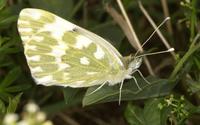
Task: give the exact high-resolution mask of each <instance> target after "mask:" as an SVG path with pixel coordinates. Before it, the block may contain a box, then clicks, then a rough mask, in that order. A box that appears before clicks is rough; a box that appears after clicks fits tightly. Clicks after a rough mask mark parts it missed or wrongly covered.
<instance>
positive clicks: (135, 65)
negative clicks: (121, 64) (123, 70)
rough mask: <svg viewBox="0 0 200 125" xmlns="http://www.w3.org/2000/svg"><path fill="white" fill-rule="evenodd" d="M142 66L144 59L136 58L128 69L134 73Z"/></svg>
mask: <svg viewBox="0 0 200 125" xmlns="http://www.w3.org/2000/svg"><path fill="white" fill-rule="evenodd" d="M141 64H142V57H138V58H137V57H136V58H134V59H133V60H131V62H130V63H129V64H128V69H131V70H132V71H133V70H135V69H138V68H139V67H140V66H141Z"/></svg>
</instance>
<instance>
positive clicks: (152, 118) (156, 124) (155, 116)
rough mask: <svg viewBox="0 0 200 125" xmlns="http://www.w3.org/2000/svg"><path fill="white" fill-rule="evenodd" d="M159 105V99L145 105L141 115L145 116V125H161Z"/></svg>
mask: <svg viewBox="0 0 200 125" xmlns="http://www.w3.org/2000/svg"><path fill="white" fill-rule="evenodd" d="M159 103H160V100H159V99H153V100H151V101H148V102H147V103H146V104H145V107H144V111H143V113H144V116H145V121H146V125H161V124H160V122H161V120H160V115H161V113H160V112H161V110H160V109H159V108H158V104H159Z"/></svg>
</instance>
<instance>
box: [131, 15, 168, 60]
mask: <svg viewBox="0 0 200 125" xmlns="http://www.w3.org/2000/svg"><path fill="white" fill-rule="evenodd" d="M169 19H170V17H167V18H165V19H164V20H163V21H162V22H161V23H160V25H158V27H157V28H156V29H155V30H154V31H153V33H152V34H151V35H150V36H149V38H148V39H147V40H146V41H145V42H144V43H143V44H142V45H141V48H143V46H144V45H145V44H146V43H147V42H148V41H149V40H150V39H151V38H152V37H153V35H154V34H155V33H156V32H157V31H158V29H159V28H160V27H161V26H162V25H163V24H164V23H165V22H166V21H168V20H169ZM139 51H140V50H139V49H138V50H137V51H136V53H135V56H134V57H136V56H137V54H138V53H139Z"/></svg>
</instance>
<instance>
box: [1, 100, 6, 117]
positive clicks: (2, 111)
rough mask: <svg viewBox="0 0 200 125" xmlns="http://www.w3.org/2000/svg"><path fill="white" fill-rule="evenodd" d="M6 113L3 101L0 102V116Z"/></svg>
mask: <svg viewBox="0 0 200 125" xmlns="http://www.w3.org/2000/svg"><path fill="white" fill-rule="evenodd" d="M5 112H6V107H5V104H4V103H3V101H1V100H0V114H4V113H5Z"/></svg>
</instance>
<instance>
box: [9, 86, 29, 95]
mask: <svg viewBox="0 0 200 125" xmlns="http://www.w3.org/2000/svg"><path fill="white" fill-rule="evenodd" d="M30 87H31V85H30V84H20V85H14V86H11V87H8V88H5V90H6V92H9V93H13V92H20V91H24V90H27V89H29V88H30Z"/></svg>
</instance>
